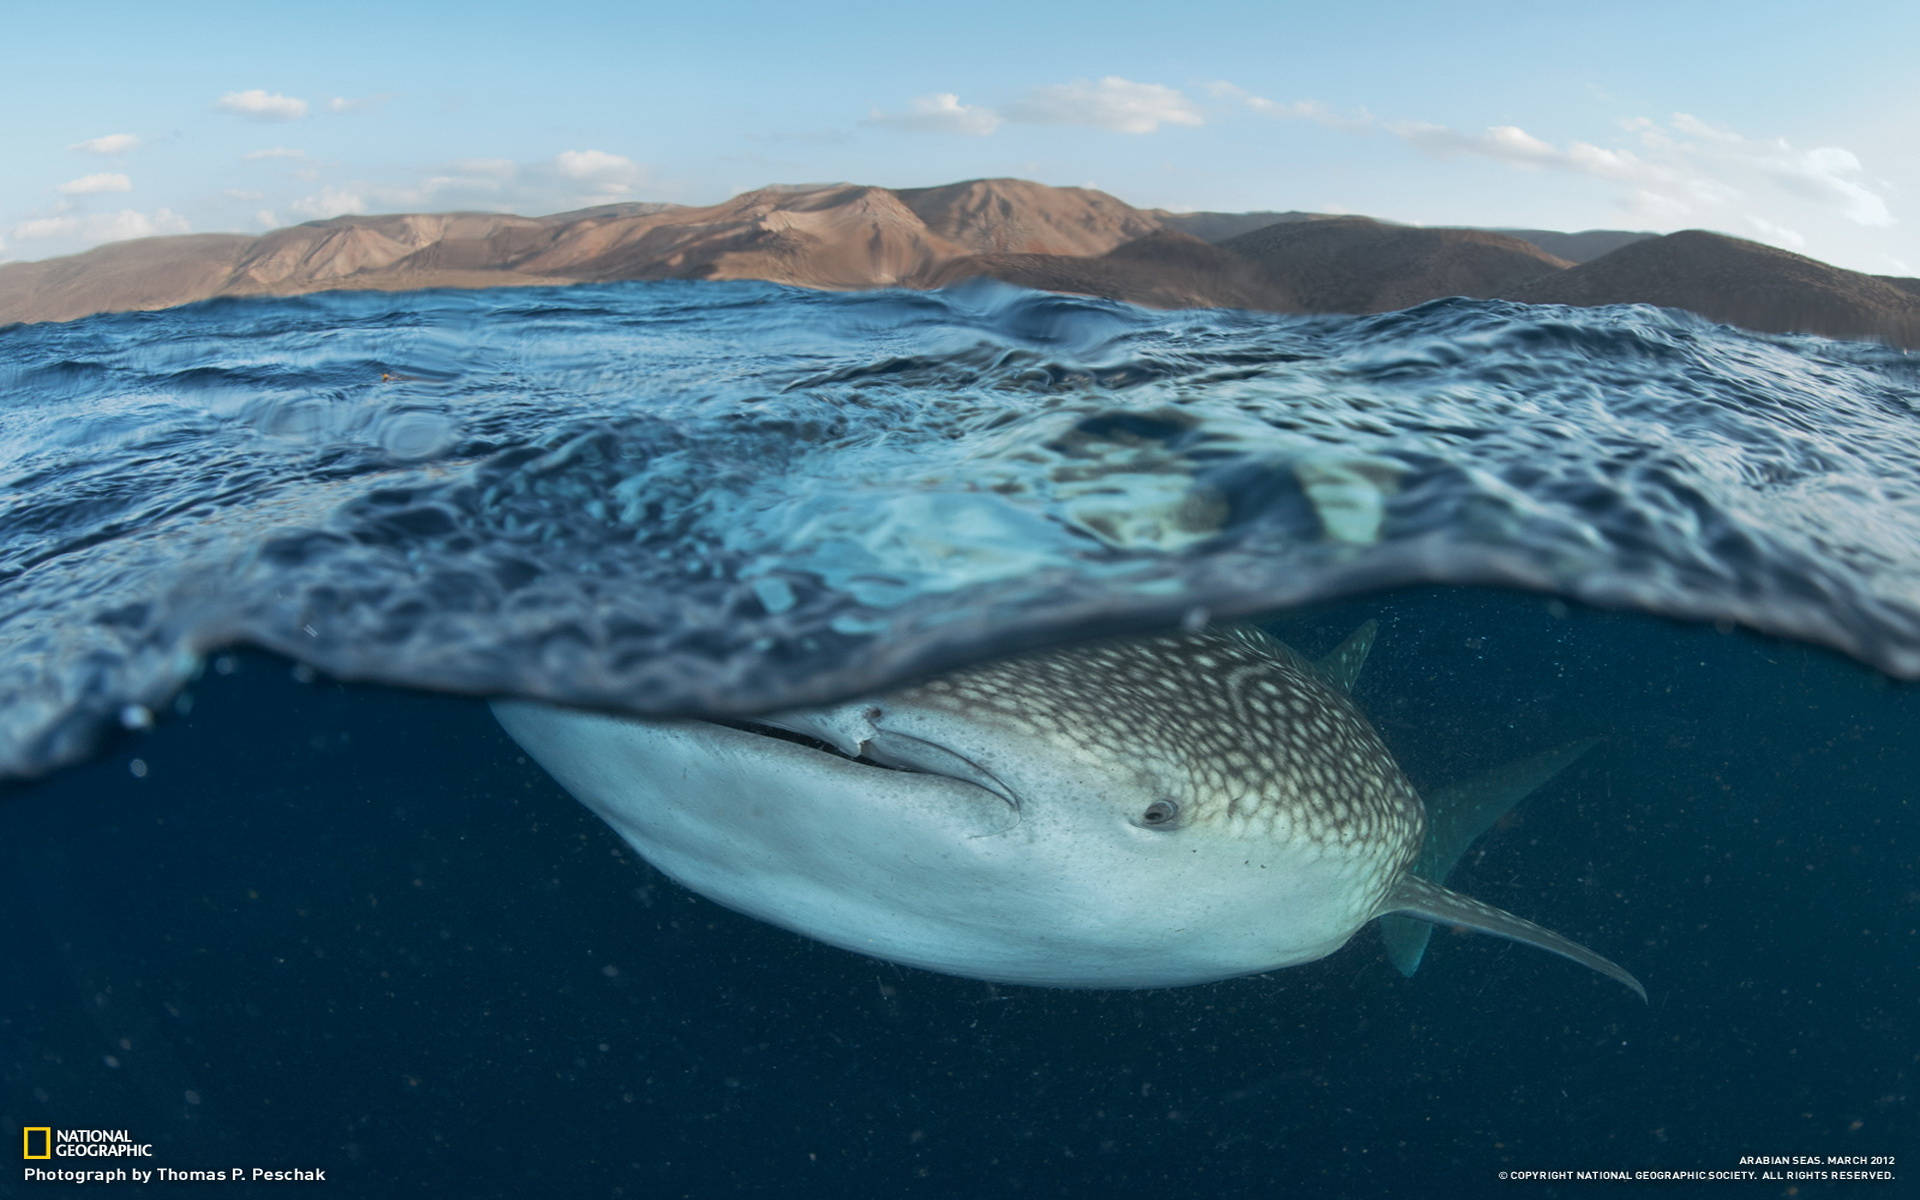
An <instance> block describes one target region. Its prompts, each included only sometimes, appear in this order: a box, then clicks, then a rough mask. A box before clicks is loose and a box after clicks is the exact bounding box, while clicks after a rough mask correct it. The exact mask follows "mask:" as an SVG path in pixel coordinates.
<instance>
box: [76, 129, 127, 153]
mask: <svg viewBox="0 0 1920 1200" xmlns="http://www.w3.org/2000/svg"><path fill="white" fill-rule="evenodd" d="M139 144H140V139H139V138H137V137H135V136H133V135H132V134H131V133H109V134H103V135H102V136H100V137H97V138H88V139H87V140H86V141H84V142H75V143H74V144H73V145H71V146H68V147H67V149H69V150H79V151H82V152H84V153H87V154H125V153H126V152H127V151H129V150H131V149H133V148H134V147H135V146H138V145H139Z"/></svg>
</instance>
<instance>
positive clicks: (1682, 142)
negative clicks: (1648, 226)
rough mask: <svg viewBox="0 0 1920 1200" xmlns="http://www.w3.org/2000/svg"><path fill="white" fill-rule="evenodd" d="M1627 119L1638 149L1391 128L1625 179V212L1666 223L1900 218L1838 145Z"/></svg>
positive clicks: (1765, 228)
mask: <svg viewBox="0 0 1920 1200" xmlns="http://www.w3.org/2000/svg"><path fill="white" fill-rule="evenodd" d="M1620 126H1621V128H1622V129H1623V130H1624V131H1625V132H1627V133H1630V134H1633V135H1634V136H1635V137H1636V138H1637V139H1638V140H1639V142H1640V151H1641V152H1640V153H1637V154H1636V153H1635V152H1634V151H1632V150H1628V149H1625V148H1609V147H1605V146H1597V145H1594V144H1592V143H1590V142H1571V143H1569V144H1568V145H1567V146H1566V147H1565V148H1564V149H1563V148H1561V147H1558V146H1555V145H1553V144H1552V143H1550V142H1547V141H1544V140H1542V139H1540V138H1537V137H1535V136H1533V135H1532V134H1530V133H1528V132H1527V131H1525V130H1524V129H1521V128H1519V127H1518V126H1515V125H1496V126H1494V127H1492V128H1490V129H1488V130H1486V131H1485V132H1484V133H1477V134H1474V133H1462V132H1461V131H1459V130H1456V129H1452V128H1449V127H1447V126H1444V125H1434V124H1430V123H1425V122H1406V123H1401V124H1396V125H1389V126H1387V127H1386V128H1387V130H1388V132H1390V133H1392V134H1393V135H1395V136H1396V137H1399V138H1400V139H1402V140H1403V141H1405V142H1407V143H1408V144H1409V145H1412V146H1415V147H1418V148H1419V149H1422V150H1425V151H1427V152H1429V153H1433V154H1440V155H1455V154H1466V155H1475V156H1478V157H1483V158H1490V159H1495V160H1497V161H1501V162H1505V163H1510V164H1514V165H1518V166H1523V167H1532V168H1538V169H1542V170H1559V171H1568V172H1572V173H1575V174H1580V175H1589V176H1593V177H1595V178H1599V179H1608V180H1612V181H1615V182H1617V183H1622V184H1625V185H1627V191H1626V192H1625V193H1623V195H1622V197H1621V201H1620V202H1621V207H1622V209H1623V211H1625V212H1626V213H1627V214H1629V215H1631V216H1633V217H1634V218H1636V219H1639V220H1643V221H1647V222H1651V223H1654V224H1658V225H1673V224H1681V223H1694V224H1712V223H1719V224H1721V225H1722V226H1724V227H1731V226H1735V225H1741V224H1744V225H1746V226H1748V227H1750V228H1753V229H1757V230H1761V231H1762V232H1763V233H1765V234H1766V235H1767V236H1769V237H1770V238H1772V239H1774V240H1776V241H1778V242H1780V243H1782V244H1784V245H1788V246H1794V247H1798V246H1801V245H1804V244H1805V241H1806V239H1805V237H1804V236H1803V235H1802V234H1800V233H1799V232H1797V231H1796V229H1795V228H1793V227H1790V226H1788V225H1787V224H1785V223H1783V222H1782V221H1781V220H1780V218H1781V217H1782V216H1785V215H1787V213H1788V212H1798V213H1799V214H1801V219H1811V220H1816V221H1817V220H1831V219H1833V218H1835V217H1838V218H1840V219H1842V220H1845V221H1848V222H1851V223H1853V224H1855V225H1864V226H1870V227H1884V226H1888V225H1891V224H1893V223H1894V217H1893V213H1892V210H1891V209H1890V208H1889V206H1888V204H1887V200H1886V197H1885V196H1884V195H1882V194H1881V193H1882V190H1883V188H1884V185H1879V184H1877V181H1874V180H1872V179H1870V178H1869V177H1868V175H1867V174H1866V171H1865V168H1864V167H1863V166H1862V165H1861V163H1860V160H1859V158H1858V156H1856V155H1854V154H1853V153H1852V152H1851V151H1848V150H1845V149H1842V148H1840V147H1837V146H1819V147H1815V148H1813V149H1810V150H1800V149H1796V148H1795V147H1794V146H1792V145H1791V144H1789V143H1788V142H1787V141H1785V140H1784V139H1779V138H1776V139H1774V140H1772V141H1760V140H1756V139H1754V138H1749V137H1747V136H1745V135H1743V134H1741V133H1738V132H1735V131H1734V130H1730V129H1725V128H1721V127H1718V126H1715V125H1711V124H1709V123H1707V122H1706V121H1703V120H1701V119H1700V118H1698V117H1695V116H1691V115H1689V114H1687V113H1674V114H1673V115H1672V117H1670V118H1669V119H1668V120H1667V121H1666V122H1664V123H1662V122H1658V121H1654V120H1650V119H1648V118H1646V117H1634V118H1630V119H1627V120H1624V121H1622V122H1620ZM1798 223H1799V222H1798V221H1797V220H1796V224H1798Z"/></svg>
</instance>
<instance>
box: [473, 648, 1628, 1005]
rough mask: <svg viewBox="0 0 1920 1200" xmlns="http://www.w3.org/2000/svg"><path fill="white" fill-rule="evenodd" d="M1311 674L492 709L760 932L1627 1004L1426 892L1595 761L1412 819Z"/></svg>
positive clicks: (1367, 740) (1034, 963)
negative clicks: (1470, 949)
mask: <svg viewBox="0 0 1920 1200" xmlns="http://www.w3.org/2000/svg"><path fill="white" fill-rule="evenodd" d="M1374 635H1375V626H1374V624H1373V623H1372V622H1369V623H1368V624H1367V625H1366V626H1363V627H1362V628H1361V629H1360V630H1359V631H1358V632H1356V633H1355V634H1354V635H1353V636H1352V637H1350V638H1348V639H1347V640H1346V641H1345V642H1343V643H1342V644H1341V645H1340V647H1338V648H1337V649H1336V650H1334V651H1333V652H1332V653H1331V654H1329V655H1327V656H1326V657H1325V658H1324V659H1321V660H1319V661H1317V662H1316V661H1312V660H1309V659H1307V658H1305V657H1303V656H1302V655H1300V654H1299V653H1297V652H1296V651H1294V650H1293V649H1292V648H1291V647H1289V646H1287V645H1285V644H1284V643H1282V642H1281V641H1279V640H1278V639H1276V638H1274V637H1272V636H1271V635H1269V634H1267V633H1265V632H1264V631H1262V630H1260V629H1258V628H1256V627H1253V626H1228V627H1225V628H1213V629H1202V630H1198V631H1186V632H1176V633H1166V634H1157V635H1149V636H1141V637H1131V638H1123V639H1115V640H1106V641H1096V642H1088V643H1083V644H1078V645H1068V646H1064V647H1059V648H1054V649H1048V650H1043V651H1039V652H1035V653H1030V654H1025V655H1020V656H1017V657H1012V658H1008V659H1004V660H1000V661H995V662H988V663H983V664H980V665H975V666H970V667H965V668H962V669H959V670H956V671H953V672H950V673H947V674H944V675H939V676H936V677H933V678H930V679H926V680H924V681H922V682H919V683H915V684H912V685H910V686H906V687H903V688H900V689H897V690H893V691H889V692H886V693H884V694H879V695H874V696H867V697H857V698H854V699H852V700H848V701H845V702H842V703H838V704H832V705H827V706H823V707H818V708H811V709H802V710H794V711H787V712H779V713H773V714H769V715H766V716H762V717H757V718H754V719H752V720H751V721H743V722H737V723H735V722H730V723H720V722H712V721H693V720H640V719H634V718H630V717H625V716H614V715H608V714H605V713H597V712H588V711H583V710H575V709H568V708H563V707H558V706H555V705H551V704H547V703H544V702H539V701H528V700H496V701H495V702H494V705H493V709H494V712H495V715H496V716H497V718H498V720H499V721H500V724H501V725H502V726H503V727H504V728H505V729H506V731H507V733H508V734H509V735H511V736H512V737H513V739H514V740H515V741H517V742H518V743H519V744H520V746H521V747H522V748H524V749H525V750H526V752H527V753H528V754H529V755H530V756H531V757H532V758H533V760H534V761H536V762H537V763H539V764H540V766H542V767H543V768H545V770H546V771H547V772H548V773H549V774H551V775H552V776H553V777H554V779H556V780H557V781H558V782H559V783H560V784H561V786H562V787H564V788H565V789H566V790H567V791H568V792H570V793H572V795H573V796H574V797H576V798H577V799H578V800H580V801H581V802H583V803H584V804H586V805H587V807H589V808H590V809H592V810H593V811H594V812H596V813H597V814H599V815H600V816H601V817H602V818H603V819H604V820H606V822H607V823H608V824H609V825H611V826H612V827H613V829H614V830H615V831H616V832H617V833H618V834H619V835H620V836H621V837H622V838H624V839H625V840H626V841H627V842H628V843H629V844H630V845H631V846H633V847H634V849H636V850H637V851H639V853H640V854H641V855H642V856H643V857H645V858H646V859H647V860H648V861H649V862H651V863H652V864H653V865H654V866H656V867H658V868H659V869H660V870H661V871H663V872H665V873H666V874H667V875H668V876H670V877H672V878H673V879H675V880H677V881H678V882H680V883H681V884H683V885H685V886H686V887H688V888H690V889H692V890H693V891H695V892H698V893H700V894H701V895H704V896H707V897H708V898H710V899H713V900H715V901H718V902H719V903H721V904H723V905H726V906H727V907H729V908H733V909H736V910H739V911H741V912H744V913H747V914H749V915H751V916H754V917H758V918H760V919H762V920H766V921H769V922H772V923H773V924H776V925H780V926H783V927H785V928H787V929H790V930H793V931H795V932H798V933H801V934H804V935H807V936H809V937H813V938H816V939H819V940H820V941H824V942H827V943H830V944H832V945H835V946H840V947H843V948H845V949H848V950H852V951H856V952H859V953H861V954H866V955H870V956H873V957H875V958H881V959H887V960H891V961H893V962H898V963H904V964H907V965H910V966H916V967H923V968H927V969H930V970H934V971H940V972H945V973H947V974H952V975H961V976H968V977H972V978H977V979H984V980H990V981H994V982H1006V983H1021V984H1035V985H1045V986H1056V987H1083V988H1084V987H1093V988H1138V987H1163V986H1177V985H1184V984H1195V983H1203V982H1208V981H1212V980H1217V979H1224V978H1229V977H1233V976H1240V975H1249V974H1257V973H1261V972H1266V971H1271V970H1275V969H1278V968H1281V967H1288V966H1294V965H1297V964H1300V963H1306V962H1311V961H1313V960H1315V959H1319V958H1322V957H1324V956H1326V955H1328V954H1331V953H1333V952H1334V951H1335V950H1338V949H1339V948H1341V947H1342V946H1344V945H1345V944H1346V943H1347V942H1348V941H1349V940H1351V939H1352V938H1353V936H1354V934H1355V933H1356V932H1358V931H1359V930H1360V929H1361V928H1362V927H1363V926H1365V925H1366V924H1367V923H1368V922H1371V921H1374V920H1376V919H1379V920H1380V922H1381V932H1382V936H1383V938H1384V940H1385V943H1386V949H1387V954H1388V957H1389V958H1390V960H1391V961H1392V962H1393V963H1394V964H1395V965H1396V966H1397V967H1398V968H1399V969H1400V970H1401V971H1402V972H1404V973H1406V974H1409V975H1410V974H1412V973H1413V971H1414V970H1415V969H1416V968H1417V967H1418V965H1419V963H1420V961H1421V958H1422V956H1423V954H1424V951H1425V949H1426V945H1427V939H1428V935H1429V934H1430V933H1431V931H1432V929H1433V928H1434V926H1435V924H1439V925H1447V926H1461V927H1465V928H1467V929H1471V930H1477V931H1480V932H1484V933H1490V934H1495V935H1498V936H1500V937H1504V938H1509V939H1512V940H1514V941H1517V942H1522V943H1525V944H1527V945H1531V946H1536V947H1539V948H1540V949H1543V950H1548V951H1551V952H1553V953H1555V954H1558V955H1561V956H1563V957H1565V958H1568V959H1571V960H1572V961H1574V962H1576V963H1580V964H1582V965H1584V966H1586V967H1589V968H1592V969H1593V970H1595V971H1598V972H1599V973H1601V974H1603V975H1606V976H1607V977H1609V978H1611V979H1614V980H1617V981H1619V982H1620V983H1622V984H1624V985H1626V986H1627V987H1628V988H1631V989H1632V990H1633V991H1634V992H1635V993H1636V994H1637V995H1639V996H1640V997H1641V999H1642V1000H1644V999H1645V998H1646V990H1645V989H1644V988H1643V987H1642V986H1641V985H1640V983H1639V981H1638V980H1636V979H1635V978H1634V977H1633V976H1632V975H1630V974H1628V973H1627V972H1626V971H1625V970H1624V969H1622V968H1621V967H1619V966H1617V965H1616V964H1614V963H1613V962H1611V961H1609V960H1607V959H1605V958H1602V957H1601V956H1600V955H1598V954H1596V953H1594V952H1593V951H1591V950H1589V949H1587V948H1586V947H1584V946H1581V945H1579V944H1577V943H1575V942H1573V941H1570V940H1568V939H1567V938H1564V937H1562V936H1560V935H1559V934H1557V933H1554V932H1552V931H1550V930H1548V929H1545V928H1542V927H1541V926H1538V925H1535V924H1533V923H1532V922H1530V921H1527V920H1524V919H1522V918H1520V917H1517V916H1514V915H1513V914H1511V913H1508V912H1505V911H1503V910H1501V909H1498V908H1494V907H1492V906H1491V905H1487V904H1482V903H1480V902H1479V901H1476V900H1473V899H1470V898H1469V897H1466V896H1464V895H1461V894H1459V893H1456V892H1453V891H1450V890H1448V889H1447V888H1446V887H1445V886H1444V881H1445V878H1446V875H1447V873H1448V871H1449V870H1450V869H1451V868H1452V866H1453V864H1454V863H1455V862H1456V861H1457V860H1458V859H1459V857H1460V855H1461V854H1462V853H1463V852H1464V851H1465V849H1466V848H1467V847H1468V845H1469V844H1470V843H1471V842H1472V841H1473V839H1474V838H1476V837H1477V836H1478V835H1479V834H1480V833H1481V832H1483V831H1484V830H1485V829H1487V828H1488V827H1490V826H1491V825H1492V824H1493V822H1494V821H1495V820H1497V819H1498V817H1499V816H1500V815H1501V814H1502V813H1504V812H1505V811H1506V810H1507V809H1508V808H1510V807H1511V806H1512V805H1513V804H1514V803H1516V802H1517V801H1518V800H1519V799H1520V798H1522V797H1524V796H1525V795H1526V794H1528V793H1529V792H1531V791H1533V790H1534V789H1535V788H1537V787H1538V786H1540V785H1541V784H1542V783H1544V782H1545V781H1546V780H1548V779H1550V778H1552V777H1553V776H1554V775H1555V774H1557V773H1558V772H1559V771H1560V770H1561V769H1562V768H1563V767H1565V766H1566V765H1567V764H1568V763H1570V762H1571V761H1573V760H1574V759H1575V758H1577V757H1578V756H1579V755H1580V754H1581V753H1583V752H1584V751H1585V750H1586V749H1587V747H1588V746H1589V745H1591V742H1582V743H1574V744H1572V745H1570V746H1563V747H1558V748H1556V749H1553V750H1549V751H1546V752H1543V753H1541V754H1539V755H1536V756H1534V757H1533V758H1530V759H1527V760H1524V761H1522V762H1519V763H1515V764H1510V765H1508V766H1506V767H1503V768H1500V769H1498V770H1495V771H1492V772H1489V773H1487V774H1486V775H1484V776H1482V777H1480V778H1477V779H1474V780H1469V781H1466V782H1465V783H1463V784H1460V785H1456V786H1455V787H1453V788H1449V789H1443V790H1441V791H1437V792H1435V793H1434V797H1433V812H1432V814H1431V815H1430V814H1429V809H1428V805H1427V804H1426V803H1423V801H1422V799H1421V797H1420V796H1419V795H1418V794H1417V793H1416V792H1415V790H1414V788H1413V786H1412V785H1411V784H1410V783H1409V782H1408V781H1407V779H1406V777H1405V775H1404V774H1402V772H1401V770H1400V768H1399V766H1398V765H1397V764H1396V763H1395V761H1394V759H1393V756H1392V755H1391V754H1390V753H1389V752H1388V750H1387V748H1386V746H1385V745H1384V743H1383V742H1382V741H1381V739H1380V737H1379V735H1378V734H1377V733H1376V732H1375V730H1374V728H1373V726H1372V725H1371V724H1370V723H1369V722H1368V721H1367V719H1366V717H1365V716H1364V715H1363V714H1362V713H1361V711H1360V709H1359V708H1358V707H1357V706H1356V704H1355V703H1354V701H1353V699H1352V697H1351V694H1350V693H1351V690H1352V687H1353V684H1354V681H1355V679H1356V678H1357V677H1358V675H1359V672H1360V668H1361V665H1362V664H1363V663H1364V661H1365V659H1366V657H1367V653H1368V650H1369V649H1370V647H1371V646H1372V644H1373V640H1374Z"/></svg>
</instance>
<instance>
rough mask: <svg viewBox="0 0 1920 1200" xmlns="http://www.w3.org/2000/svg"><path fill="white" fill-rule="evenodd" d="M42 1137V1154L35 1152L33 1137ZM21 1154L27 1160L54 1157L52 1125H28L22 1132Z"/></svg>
mask: <svg viewBox="0 0 1920 1200" xmlns="http://www.w3.org/2000/svg"><path fill="white" fill-rule="evenodd" d="M36 1133H37V1134H39V1135H40V1153H38V1154H35V1153H34V1152H33V1135H34V1134H36ZM20 1142H21V1147H20V1153H21V1156H22V1157H25V1158H52V1157H53V1127H52V1126H51V1125H28V1126H26V1127H25V1128H24V1129H22V1130H21V1131H20Z"/></svg>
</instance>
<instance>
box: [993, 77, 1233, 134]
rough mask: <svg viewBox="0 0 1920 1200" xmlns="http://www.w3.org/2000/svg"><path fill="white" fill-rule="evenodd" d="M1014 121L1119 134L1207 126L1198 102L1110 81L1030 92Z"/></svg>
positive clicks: (1011, 111) (1153, 87)
mask: <svg viewBox="0 0 1920 1200" xmlns="http://www.w3.org/2000/svg"><path fill="white" fill-rule="evenodd" d="M1006 117H1007V119H1008V120H1010V121H1030V122H1033V123H1035V124H1041V125H1091V126H1093V127H1094V128H1096V129H1111V130H1114V131H1116V132H1118V133H1153V132H1155V131H1156V130H1158V129H1159V128H1160V126H1162V125H1202V124H1205V121H1204V119H1203V118H1202V117H1201V116H1200V110H1199V109H1198V108H1196V107H1194V104H1193V101H1191V100H1189V99H1187V97H1186V96H1185V95H1183V94H1182V93H1180V92H1179V91H1178V90H1176V89H1174V88H1170V87H1167V86H1165V85H1163V84H1158V83H1135V82H1133V81H1132V80H1130V79H1122V78H1120V77H1119V76H1118V75H1108V76H1107V77H1105V78H1104V79H1101V80H1100V81H1099V82H1097V83H1089V82H1088V81H1086V80H1084V79H1077V80H1075V81H1074V82H1072V83H1057V84H1050V85H1048V86H1046V87H1039V88H1035V89H1034V90H1033V91H1031V92H1028V93H1027V94H1026V95H1025V96H1024V97H1022V98H1021V99H1020V100H1019V101H1018V102H1016V103H1015V104H1014V105H1013V106H1012V107H1010V108H1008V109H1007V111H1006Z"/></svg>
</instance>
